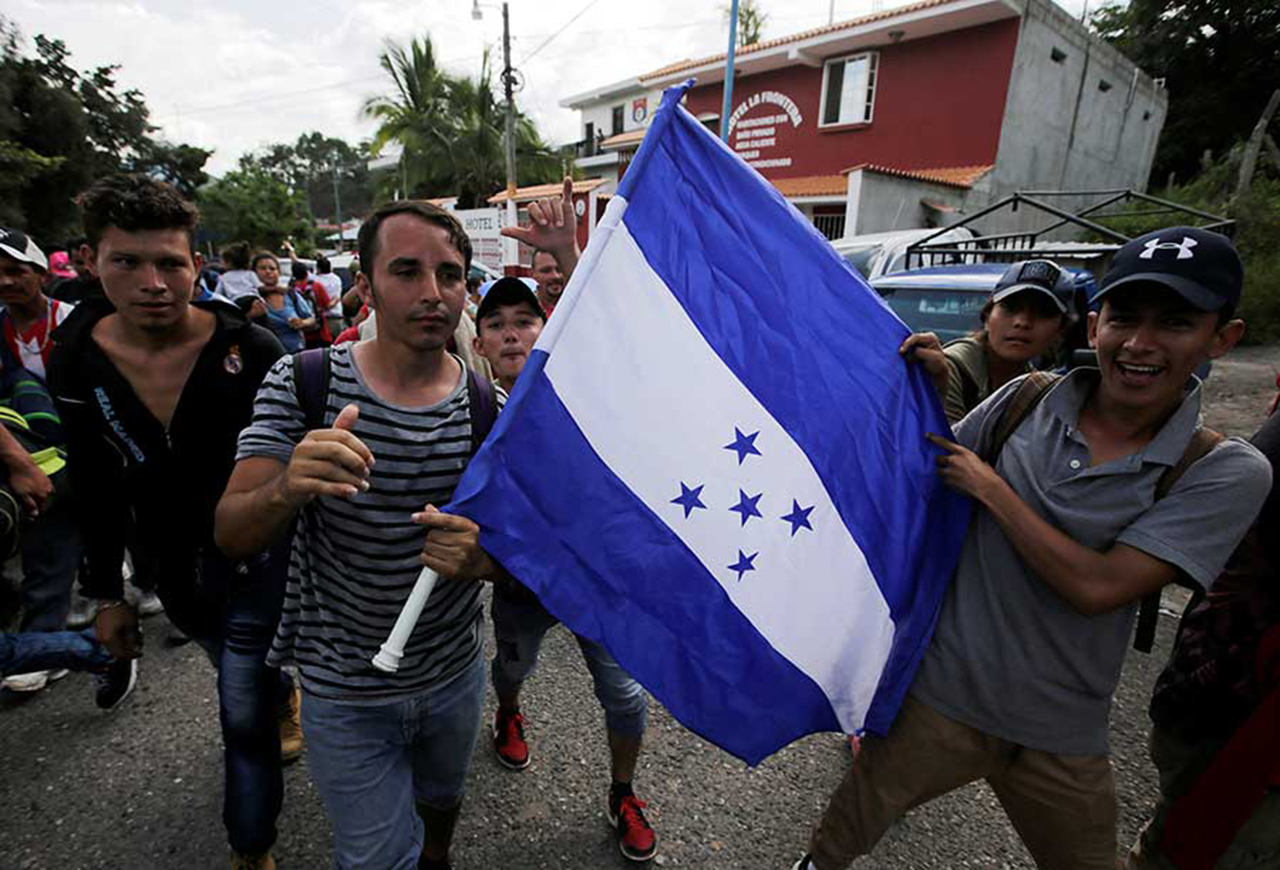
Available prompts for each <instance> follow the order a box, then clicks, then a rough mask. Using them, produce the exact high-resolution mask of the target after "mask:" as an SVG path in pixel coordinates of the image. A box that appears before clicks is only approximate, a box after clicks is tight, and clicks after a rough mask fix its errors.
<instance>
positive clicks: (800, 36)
mask: <svg viewBox="0 0 1280 870" xmlns="http://www.w3.org/2000/svg"><path fill="white" fill-rule="evenodd" d="M953 2H955V0H922V2H919V3H911V4H908V5H906V6H899V7H897V8H895V9H886V10H885V11H883V12H875V13H873V14H871V15H864V16H862V17H861V18H854V19H851V20H849V21H841V22H839V23H837V24H828V25H826V26H824V27H817V28H814V29H813V30H806V31H803V32H802V33H794V34H792V35H791V36H783V37H779V38H778V39H767V40H765V41H763V42H757V43H756V44H755V45H744V46H743V47H741V48H739V49H738V50H737V51H736V52H735V55H736V56H737V57H739V58H741V57H745V56H749V55H752V54H755V53H756V52H760V51H767V50H768V49H771V48H777V47H778V46H780V45H787V44H788V43H792V42H803V41H804V40H806V39H812V38H813V37H815V36H822V35H823V34H827V33H836V32H837V31H840V30H844V29H845V28H847V27H861V26H863V25H865V24H873V23H875V22H877V21H883V20H884V19H886V18H895V17H897V16H899V15H905V14H908V13H911V12H919V11H920V10H922V9H930V8H932V7H934V6H945V5H946V4H947V3H953ZM727 59H728V54H727V53H725V52H721V53H720V54H713V55H710V56H708V57H702V58H698V59H696V60H691V59H686V60H680V61H676V62H675V63H672V64H668V65H667V66H664V67H662V68H661V69H656V70H654V71H653V72H648V73H645V74H644V75H641V76H640V81H642V82H643V81H648V80H649V79H657V78H662V77H664V76H669V75H672V74H673V73H678V72H680V71H681V70H685V69H694V68H695V67H700V66H705V65H707V64H709V63H719V62H721V61H725V60H727Z"/></svg>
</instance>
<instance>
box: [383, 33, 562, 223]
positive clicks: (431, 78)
mask: <svg viewBox="0 0 1280 870" xmlns="http://www.w3.org/2000/svg"><path fill="white" fill-rule="evenodd" d="M381 63H382V68H383V69H384V70H386V71H387V74H388V75H389V76H390V77H391V80H392V84H393V86H394V89H395V92H394V93H393V94H392V95H389V96H388V95H384V96H379V97H373V98H372V99H370V100H368V101H367V102H366V103H365V109H364V111H365V114H366V115H367V116H368V117H370V118H373V119H375V120H377V121H378V122H379V125H378V131H377V133H376V134H375V135H374V138H373V141H372V143H371V146H370V152H371V154H372V155H373V156H377V155H378V154H379V153H380V152H381V151H382V149H383V148H385V147H386V146H387V145H388V144H389V143H391V142H396V143H398V144H399V145H400V147H401V149H402V157H401V161H402V172H401V175H400V177H399V178H389V179H388V183H391V184H395V183H403V184H404V185H405V186H406V187H407V189H408V193H409V194H410V195H413V196H457V197H458V205H459V207H460V208H474V207H477V206H482V205H484V203H485V201H486V200H487V199H488V198H489V197H490V196H492V195H493V194H494V193H497V192H498V191H500V190H502V189H503V188H504V187H505V186H506V157H505V150H504V144H503V136H504V131H505V120H506V116H505V111H506V106H505V103H503V102H501V101H499V100H498V98H497V96H496V94H495V93H494V88H493V76H492V72H491V67H490V64H489V55H488V53H487V52H486V53H485V56H484V59H483V61H482V62H481V66H480V75H479V76H478V77H477V78H474V79H473V78H469V77H461V76H453V75H450V74H449V73H447V72H445V71H443V70H441V69H440V68H439V67H437V66H436V65H435V53H434V50H433V48H432V45H431V40H430V38H429V37H423V38H422V39H414V40H412V41H411V42H410V44H409V47H408V48H407V49H405V48H402V47H400V46H398V45H395V44H394V43H391V44H388V46H387V49H386V50H385V51H384V52H383V53H382V57H381ZM515 140H516V173H517V182H518V183H519V184H522V185H524V184H542V183H545V182H548V181H554V180H555V179H556V178H558V177H559V175H560V173H561V172H562V160H561V158H560V157H559V156H558V155H557V154H556V153H555V152H553V151H552V149H550V148H549V147H548V146H547V144H546V143H545V142H543V141H542V137H541V136H540V135H539V133H538V130H537V127H536V125H535V124H534V123H533V121H532V120H531V119H530V118H528V117H527V116H525V115H524V114H522V113H521V112H520V111H519V110H518V109H517V110H516V111H515Z"/></svg>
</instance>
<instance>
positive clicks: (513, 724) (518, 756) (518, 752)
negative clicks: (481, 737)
mask: <svg viewBox="0 0 1280 870" xmlns="http://www.w3.org/2000/svg"><path fill="white" fill-rule="evenodd" d="M493 750H494V752H496V753H498V761H500V762H502V765H503V766H504V767H506V768H508V769H510V770H524V769H525V768H526V767H528V766H529V744H528V743H527V742H526V741H525V739H524V716H523V715H522V714H520V713H507V712H505V711H503V710H502V709H501V708H499V709H498V713H497V715H496V716H495V717H494V720H493Z"/></svg>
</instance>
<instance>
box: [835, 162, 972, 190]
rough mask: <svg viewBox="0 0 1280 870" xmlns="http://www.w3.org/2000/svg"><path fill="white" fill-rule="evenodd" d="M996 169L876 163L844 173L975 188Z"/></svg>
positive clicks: (866, 164)
mask: <svg viewBox="0 0 1280 870" xmlns="http://www.w3.org/2000/svg"><path fill="white" fill-rule="evenodd" d="M993 168H994V166H993V165H990V164H988V165H986V166H942V167H934V168H929V169H900V168H898V167H895V166H880V165H878V164H875V163H860V164H858V165H857V166H850V167H849V168H848V169H846V170H845V171H844V174H845V175H848V174H849V173H850V172H857V171H858V170H859V169H863V170H866V171H868V172H878V173H880V174H881V175H896V176H898V177H899V178H914V179H915V180H916V181H932V182H933V183H934V184H945V185H947V186H948V187H964V188H969V187H973V185H974V183H975V182H977V180H978V179H979V178H981V177H982V176H984V175H986V174H987V173H988V172H990V171H991V170H992V169H993Z"/></svg>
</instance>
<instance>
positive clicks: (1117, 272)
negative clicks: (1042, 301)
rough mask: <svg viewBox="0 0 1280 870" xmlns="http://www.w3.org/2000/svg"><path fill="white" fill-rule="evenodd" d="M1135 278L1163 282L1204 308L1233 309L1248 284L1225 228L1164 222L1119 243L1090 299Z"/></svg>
mask: <svg viewBox="0 0 1280 870" xmlns="http://www.w3.org/2000/svg"><path fill="white" fill-rule="evenodd" d="M1157 251H1161V252H1162V253H1159V254H1157V253H1156V252H1157ZM1136 284H1144V285H1148V286H1150V285H1162V286H1163V287H1164V288H1165V289H1168V290H1172V291H1173V292H1174V293H1176V294H1178V295H1179V296H1181V297H1182V298H1183V299H1184V300H1186V301H1187V302H1190V303H1191V304H1192V306H1194V307H1195V308H1198V309H1200V310H1201V311H1221V310H1222V309H1223V308H1228V309H1231V310H1234V309H1235V306H1236V303H1237V302H1239V301H1240V291H1241V289H1242V288H1243V286H1244V265H1243V264H1242V263H1241V262H1240V255H1239V254H1237V253H1236V249H1235V246H1234V245H1232V244H1231V240H1230V239H1229V238H1227V237H1226V236H1225V235H1222V234H1221V233H1218V232H1214V231H1213V230H1209V229H1205V228H1204V227H1165V228H1164V229H1162V230H1155V231H1153V232H1150V233H1146V234H1144V235H1141V236H1138V238H1136V239H1131V240H1130V241H1128V242H1125V243H1124V244H1123V245H1121V246H1120V249H1119V250H1118V251H1116V253H1115V257H1114V258H1113V259H1112V260H1111V268H1109V269H1108V270H1107V273H1106V274H1105V275H1103V276H1102V280H1101V281H1100V282H1099V286H1098V292H1097V293H1096V294H1094V297H1093V299H1092V300H1091V301H1092V302H1095V303H1098V302H1100V301H1101V299H1102V298H1103V297H1104V296H1107V295H1108V294H1110V293H1111V292H1112V291H1114V290H1116V289H1117V288H1120V287H1128V286H1133V285H1136Z"/></svg>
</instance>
